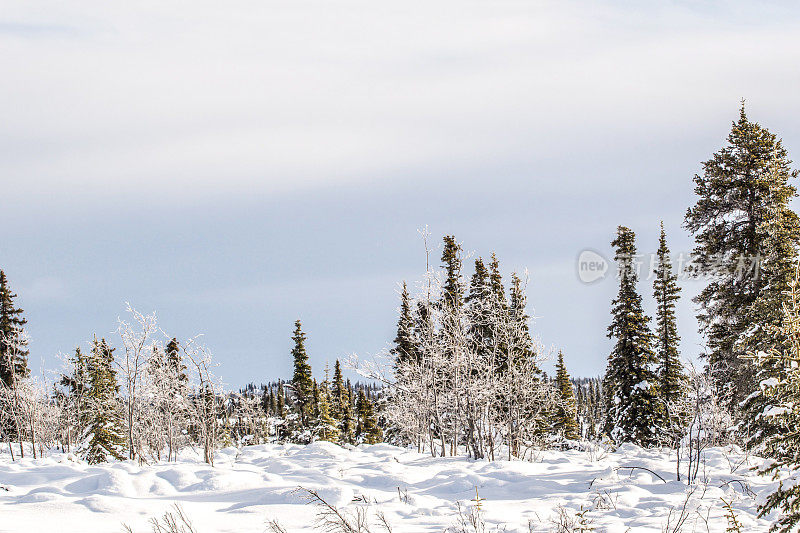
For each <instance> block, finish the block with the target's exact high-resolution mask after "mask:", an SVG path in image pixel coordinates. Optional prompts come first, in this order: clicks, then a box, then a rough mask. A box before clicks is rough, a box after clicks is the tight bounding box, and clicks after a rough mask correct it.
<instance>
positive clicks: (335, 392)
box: [331, 359, 355, 443]
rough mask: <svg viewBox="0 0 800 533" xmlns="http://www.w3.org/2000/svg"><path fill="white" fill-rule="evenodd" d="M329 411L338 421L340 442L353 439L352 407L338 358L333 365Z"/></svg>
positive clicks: (347, 441) (349, 441) (348, 441)
mask: <svg viewBox="0 0 800 533" xmlns="http://www.w3.org/2000/svg"><path fill="white" fill-rule="evenodd" d="M331 411H332V414H333V416H334V418H336V420H337V421H338V427H339V438H340V439H341V441H342V443H351V442H352V441H353V431H354V429H355V428H354V427H353V409H352V407H351V405H350V401H349V398H348V394H347V386H346V385H345V383H344V378H343V377H342V367H341V365H340V364H339V360H338V359H337V360H336V363H335V364H334V365H333V387H332V390H331Z"/></svg>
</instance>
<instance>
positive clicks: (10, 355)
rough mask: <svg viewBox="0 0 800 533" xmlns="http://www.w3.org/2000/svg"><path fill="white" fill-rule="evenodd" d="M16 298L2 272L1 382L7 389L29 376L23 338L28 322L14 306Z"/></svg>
mask: <svg viewBox="0 0 800 533" xmlns="http://www.w3.org/2000/svg"><path fill="white" fill-rule="evenodd" d="M16 297H17V295H16V294H14V293H13V292H11V287H9V285H8V279H7V278H6V274H5V272H3V271H2V270H0V380H2V383H3V385H5V386H6V387H13V386H15V385H14V383H15V380H18V379H21V378H24V377H27V376H28V374H29V370H28V349H27V341H26V339H25V338H24V336H23V327H24V326H25V324H26V323H27V320H26V319H25V318H23V317H22V312H23V311H22V309H20V308H18V307H16V305H15V304H14V298H16Z"/></svg>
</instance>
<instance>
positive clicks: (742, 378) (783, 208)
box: [685, 104, 800, 423]
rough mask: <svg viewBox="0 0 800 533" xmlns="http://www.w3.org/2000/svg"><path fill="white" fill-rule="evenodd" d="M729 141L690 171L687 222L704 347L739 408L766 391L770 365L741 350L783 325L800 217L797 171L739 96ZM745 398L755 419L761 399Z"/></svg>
mask: <svg viewBox="0 0 800 533" xmlns="http://www.w3.org/2000/svg"><path fill="white" fill-rule="evenodd" d="M727 141H728V142H727V145H726V146H725V147H723V148H722V149H721V150H719V151H718V152H716V153H715V154H713V156H712V157H711V159H709V160H708V161H706V162H705V163H703V174H702V175H696V176H695V177H694V182H695V193H696V194H697V197H698V198H697V203H696V204H695V205H694V206H693V207H691V208H689V210H688V211H687V213H686V218H685V225H686V227H687V228H688V229H689V231H690V232H691V233H692V234H694V237H695V241H696V243H697V246H696V248H695V250H694V262H695V265H696V270H697V273H698V274H699V275H703V276H708V277H709V278H710V281H709V282H708V285H707V286H706V287H705V289H703V291H702V292H701V293H700V294H699V295H698V296H697V298H696V299H695V301H696V302H697V303H698V304H699V305H700V309H701V313H700V314H699V316H698V320H699V322H700V327H701V331H702V332H703V333H704V334H705V335H706V336H707V338H708V351H707V353H705V354H704V355H705V357H706V359H707V361H708V363H709V365H710V367H711V370H712V375H713V377H714V378H715V381H716V383H717V388H718V391H719V393H720V394H721V396H722V398H723V401H724V402H725V403H726V404H727V405H728V406H730V407H731V408H733V409H734V410H736V409H737V408H738V406H739V405H740V403H741V402H742V401H743V400H744V399H746V398H748V397H749V396H750V395H751V394H752V393H753V392H756V393H757V396H760V397H761V398H762V399H763V396H761V395H760V394H759V387H758V383H759V382H760V381H762V379H767V378H768V376H769V374H770V372H771V371H772V370H774V369H773V368H767V369H759V368H758V366H757V365H755V364H753V363H752V362H750V361H747V360H745V359H744V356H746V355H747V354H748V353H749V352H758V351H766V350H767V349H769V347H770V343H771V342H772V339H771V338H770V337H771V331H772V329H773V328H774V327H778V326H779V325H780V317H781V307H782V306H781V303H782V302H783V301H784V295H783V293H784V291H786V290H787V289H788V287H789V282H790V281H791V280H792V279H793V274H794V271H793V265H794V262H795V260H796V258H797V244H798V241H799V240H800V224H799V223H798V217H797V215H796V214H795V213H794V212H793V211H792V210H791V208H790V205H789V204H790V201H791V199H792V198H793V197H795V196H796V194H797V193H796V189H795V187H794V186H793V185H791V184H790V183H789V182H790V180H793V179H795V178H796V177H797V175H798V172H797V171H796V170H791V168H790V164H791V161H790V160H789V159H788V156H787V153H786V150H785V149H784V148H783V144H782V142H781V140H780V139H778V138H777V136H776V135H775V134H773V133H771V132H770V131H769V130H767V129H766V128H764V127H762V126H761V125H759V124H758V123H755V122H752V121H750V120H749V119H748V118H747V115H746V113H745V109H744V104H742V107H741V109H740V112H739V119H738V120H737V121H735V122H734V123H733V125H732V128H731V132H730V134H729V135H728V139H727ZM760 371H763V372H761V373H762V375H761V376H760V377H757V375H756V374H758V373H759V372H760ZM750 403H751V404H752V405H750V406H748V411H749V413H750V420H751V422H753V423H756V422H757V420H756V419H757V418H758V417H759V415H760V410H761V406H762V404H763V401H762V400H760V399H758V398H756V401H754V402H750Z"/></svg>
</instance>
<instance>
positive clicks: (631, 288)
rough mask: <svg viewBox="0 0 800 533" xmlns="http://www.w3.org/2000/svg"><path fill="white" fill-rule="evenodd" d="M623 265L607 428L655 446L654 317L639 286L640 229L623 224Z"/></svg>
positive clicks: (615, 306) (620, 438) (619, 249)
mask: <svg viewBox="0 0 800 533" xmlns="http://www.w3.org/2000/svg"><path fill="white" fill-rule="evenodd" d="M611 245H612V246H614V248H615V249H616V253H615V256H614V259H615V260H616V262H617V265H618V267H619V270H618V276H619V292H618V294H617V297H616V298H615V299H614V300H613V301H612V302H611V304H612V311H611V312H612V315H613V318H612V322H611V325H610V326H609V327H608V336H609V338H612V339H615V344H614V348H613V350H612V351H611V353H610V354H609V356H608V366H607V367H606V375H605V379H604V382H603V389H604V392H605V396H606V402H605V403H606V421H605V432H606V433H607V434H608V435H609V436H611V438H613V439H614V440H615V441H616V442H633V443H636V444H639V445H641V446H650V445H653V444H654V443H655V442H656V438H657V436H658V435H657V422H658V414H659V409H658V405H657V398H656V394H655V390H656V389H655V386H656V376H655V374H654V373H653V371H652V370H651V368H650V365H651V364H652V362H653V351H652V347H651V342H652V334H651V333H650V329H649V327H648V323H649V321H650V318H649V317H648V316H646V315H645V314H644V310H643V308H642V297H641V296H640V295H639V293H638V292H637V290H636V282H637V281H638V274H637V272H636V268H635V265H634V257H635V256H636V244H635V235H634V233H633V231H631V230H630V229H628V228H626V227H624V226H619V227H618V228H617V237H616V239H614V240H613V241H612V243H611Z"/></svg>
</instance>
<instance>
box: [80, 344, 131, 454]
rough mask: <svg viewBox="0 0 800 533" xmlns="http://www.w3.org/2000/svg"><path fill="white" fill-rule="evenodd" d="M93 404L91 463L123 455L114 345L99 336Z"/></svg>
mask: <svg viewBox="0 0 800 533" xmlns="http://www.w3.org/2000/svg"><path fill="white" fill-rule="evenodd" d="M89 373H90V384H91V388H90V392H89V401H90V404H91V407H90V410H89V416H88V427H87V432H88V437H89V440H88V448H87V450H86V460H87V461H88V462H89V463H91V464H96V463H100V462H104V461H107V460H108V459H109V458H111V457H113V458H115V459H121V458H122V456H123V454H122V448H123V446H124V445H125V433H124V430H123V429H122V425H121V416H120V410H119V397H118V394H119V385H118V384H117V373H116V371H115V370H114V348H111V347H110V346H109V345H108V343H107V342H106V340H105V339H100V340H99V341H98V340H97V338H96V337H95V339H94V341H93V342H92V352H91V355H90V357H89Z"/></svg>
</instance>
